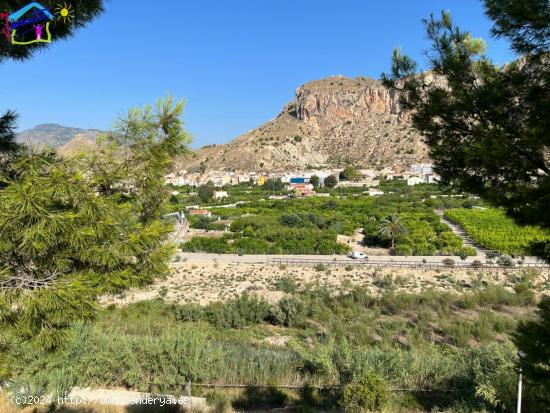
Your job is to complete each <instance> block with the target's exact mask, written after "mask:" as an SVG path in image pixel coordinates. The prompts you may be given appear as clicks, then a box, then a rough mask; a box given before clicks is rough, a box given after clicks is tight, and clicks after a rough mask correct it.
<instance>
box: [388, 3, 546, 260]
mask: <svg viewBox="0 0 550 413" xmlns="http://www.w3.org/2000/svg"><path fill="white" fill-rule="evenodd" d="M485 8H486V11H487V14H488V16H489V17H490V18H491V19H492V20H493V21H494V23H495V24H494V28H493V34H494V35H496V36H499V37H504V38H506V39H508V40H509V41H510V42H511V45H512V47H513V48H514V49H515V50H516V51H518V52H520V53H525V54H524V55H523V56H522V57H521V58H518V60H517V61H515V62H513V63H511V64H508V65H505V66H502V67H500V66H497V65H495V64H494V63H493V62H492V61H491V60H490V59H489V58H488V57H487V56H486V55H485V49H486V46H485V43H484V42H483V41H482V40H481V39H474V38H472V37H471V35H470V34H469V33H468V32H464V31H461V30H460V29H459V28H457V27H456V26H455V25H454V24H453V23H452V21H451V17H450V15H449V14H448V13H445V12H444V13H442V15H441V17H440V18H439V19H438V18H435V17H434V16H433V15H432V16H431V18H429V19H427V20H425V21H424V23H425V26H426V32H427V37H428V39H429V40H430V42H431V48H430V50H429V52H428V58H429V63H430V70H429V71H426V72H424V73H421V74H417V73H416V64H415V62H414V61H413V60H412V59H410V58H409V57H407V56H403V55H401V53H400V52H399V50H396V51H394V54H393V61H392V70H391V75H383V81H384V83H385V84H386V85H387V86H388V87H391V88H396V89H400V90H402V91H403V93H402V98H401V103H402V105H403V107H404V109H407V110H410V111H412V121H413V124H414V127H415V128H416V129H417V130H419V131H420V132H421V133H422V134H423V135H424V137H425V140H426V142H427V143H428V145H429V147H430V155H431V157H432V159H434V161H435V170H436V172H437V173H439V174H440V175H441V177H442V181H443V182H444V183H453V184H456V185H458V186H459V187H461V188H462V189H463V190H466V191H468V192H472V193H475V194H478V195H481V196H482V197H484V198H485V199H487V200H489V201H490V202H492V203H493V204H495V205H498V206H503V207H504V208H506V210H507V212H508V214H509V215H511V216H512V217H513V218H515V219H516V220H518V221H519V222H521V223H530V224H538V225H541V226H543V227H549V226H550V214H548V211H547V208H548V205H549V204H550V150H549V148H550V118H549V117H548V113H549V111H550V99H548V96H550V66H549V64H548V56H547V52H548V47H549V36H550V29H549V22H550V9H549V8H550V6H549V4H548V1H546V0H527V1H526V0H505V1H500V0H498V1H497V0H494V1H493V0H485ZM532 251H534V252H535V253H536V254H538V255H540V256H543V257H546V258H547V259H550V244H549V243H541V244H538V245H536V246H533V248H532Z"/></svg>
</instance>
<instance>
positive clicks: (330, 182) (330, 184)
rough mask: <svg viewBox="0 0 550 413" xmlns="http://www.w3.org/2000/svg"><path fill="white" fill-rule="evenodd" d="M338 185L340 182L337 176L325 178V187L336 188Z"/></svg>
mask: <svg viewBox="0 0 550 413" xmlns="http://www.w3.org/2000/svg"><path fill="white" fill-rule="evenodd" d="M337 183H338V180H337V179H336V176H334V175H329V176H327V177H326V178H325V182H324V185H325V186H326V187H327V188H334V187H335V186H336V184H337Z"/></svg>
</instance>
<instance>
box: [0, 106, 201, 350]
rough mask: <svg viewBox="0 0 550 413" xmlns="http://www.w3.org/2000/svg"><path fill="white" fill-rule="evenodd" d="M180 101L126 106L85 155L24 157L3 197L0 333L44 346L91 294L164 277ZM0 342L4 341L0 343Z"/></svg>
mask: <svg viewBox="0 0 550 413" xmlns="http://www.w3.org/2000/svg"><path fill="white" fill-rule="evenodd" d="M182 111H183V104H182V103H174V102H173V101H172V99H167V100H166V101H161V102H159V104H158V105H157V107H156V110H153V109H152V108H151V107H146V108H144V109H141V110H140V109H133V110H131V111H130V112H129V115H128V117H127V118H125V119H123V120H121V121H119V122H118V123H117V127H116V128H115V129H114V130H113V131H112V132H110V133H108V134H107V135H106V136H104V137H103V138H101V139H100V140H99V148H98V150H97V151H95V152H94V153H93V154H92V155H90V156H80V157H77V158H74V159H71V160H67V159H61V158H59V157H57V156H56V155H55V154H53V153H41V154H38V155H33V156H30V157H25V156H23V157H21V158H20V159H19V160H18V161H17V162H16V163H15V164H14V166H13V167H14V169H15V171H16V174H15V177H13V178H9V177H3V178H2V179H3V181H4V182H6V183H7V184H8V185H7V186H6V187H5V188H4V189H3V190H0V329H1V330H2V332H3V333H5V334H10V335H11V336H12V337H15V338H16V339H20V340H30V341H32V342H34V343H36V344H37V345H40V346H42V347H45V348H55V347H57V346H58V345H59V344H61V342H62V340H63V336H64V334H65V331H66V329H67V327H69V326H70V324H71V323H72V322H73V321H74V320H77V319H87V318H91V317H93V316H94V313H95V307H96V302H97V297H98V295H99V294H102V293H104V292H116V291H120V290H123V289H125V288H128V287H130V286H135V285H142V284H145V283H149V282H151V281H152V280H153V279H155V278H156V277H159V276H163V275H165V274H166V273H167V271H168V261H169V259H170V257H171V255H172V253H173V245H172V244H171V243H170V242H169V236H170V234H171V232H172V229H173V228H172V226H171V225H170V224H168V223H164V222H162V221H161V219H160V217H161V215H162V212H163V209H164V207H165V205H166V203H167V200H168V197H169V194H168V193H167V192H166V191H165V190H164V189H163V187H164V176H165V174H166V173H167V172H168V169H169V168H170V166H171V161H172V158H173V156H176V155H181V154H184V153H186V151H187V144H188V143H189V140H190V139H189V137H188V135H187V134H186V133H185V132H184V130H183V128H182V122H181V120H180V116H181V114H182ZM0 345H1V342H0Z"/></svg>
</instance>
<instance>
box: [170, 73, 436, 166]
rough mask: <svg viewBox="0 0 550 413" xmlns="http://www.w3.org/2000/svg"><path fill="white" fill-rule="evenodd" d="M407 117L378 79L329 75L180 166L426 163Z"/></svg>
mask: <svg viewBox="0 0 550 413" xmlns="http://www.w3.org/2000/svg"><path fill="white" fill-rule="evenodd" d="M409 118H410V116H409V114H408V113H406V112H405V111H404V110H402V109H401V107H400V105H399V95H398V93H397V92H395V91H390V90H388V89H386V88H385V87H384V86H383V85H382V84H381V83H380V82H379V81H377V80H374V79H369V78H365V77H359V78H356V79H350V78H346V77H342V76H336V77H329V78H326V79H321V80H316V81H313V82H309V83H306V84H305V85H303V86H301V87H299V88H298V89H297V90H296V96H295V98H294V100H292V101H291V102H289V103H288V104H287V105H286V106H285V107H284V109H283V111H282V112H281V113H280V114H279V115H277V117H275V118H274V119H272V120H270V121H269V122H267V123H265V124H263V125H261V126H259V127H258V128H256V129H254V130H252V131H250V132H247V133H246V134H244V135H242V136H239V137H237V138H236V139H234V140H232V141H231V142H229V143H227V144H222V145H207V146H205V147H203V148H201V149H199V150H198V151H196V152H195V154H193V155H192V156H190V157H188V158H186V159H182V160H180V162H178V163H177V167H178V169H186V170H187V171H189V172H196V171H199V170H204V169H206V170H226V171H227V170H240V171H263V172H270V171H281V170H289V169H303V168H307V167H311V166H313V167H324V166H328V167H334V166H343V165H345V164H347V163H354V164H355V165H358V166H363V167H379V166H397V167H399V166H403V167H404V166H408V165H411V164H413V163H418V162H423V161H428V160H429V157H428V149H427V147H426V145H425V144H424V142H423V141H422V137H421V136H420V134H419V133H418V132H416V131H415V130H414V129H413V128H412V125H411V122H410V120H409Z"/></svg>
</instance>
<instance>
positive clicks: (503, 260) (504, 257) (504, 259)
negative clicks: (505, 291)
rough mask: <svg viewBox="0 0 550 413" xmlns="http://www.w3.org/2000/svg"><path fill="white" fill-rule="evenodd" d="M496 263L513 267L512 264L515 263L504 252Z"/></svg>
mask: <svg viewBox="0 0 550 413" xmlns="http://www.w3.org/2000/svg"><path fill="white" fill-rule="evenodd" d="M497 264H498V265H500V266H501V267H513V266H514V265H516V263H515V262H514V260H513V259H512V257H510V256H509V255H506V254H503V255H501V256H500V257H498V259H497Z"/></svg>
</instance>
